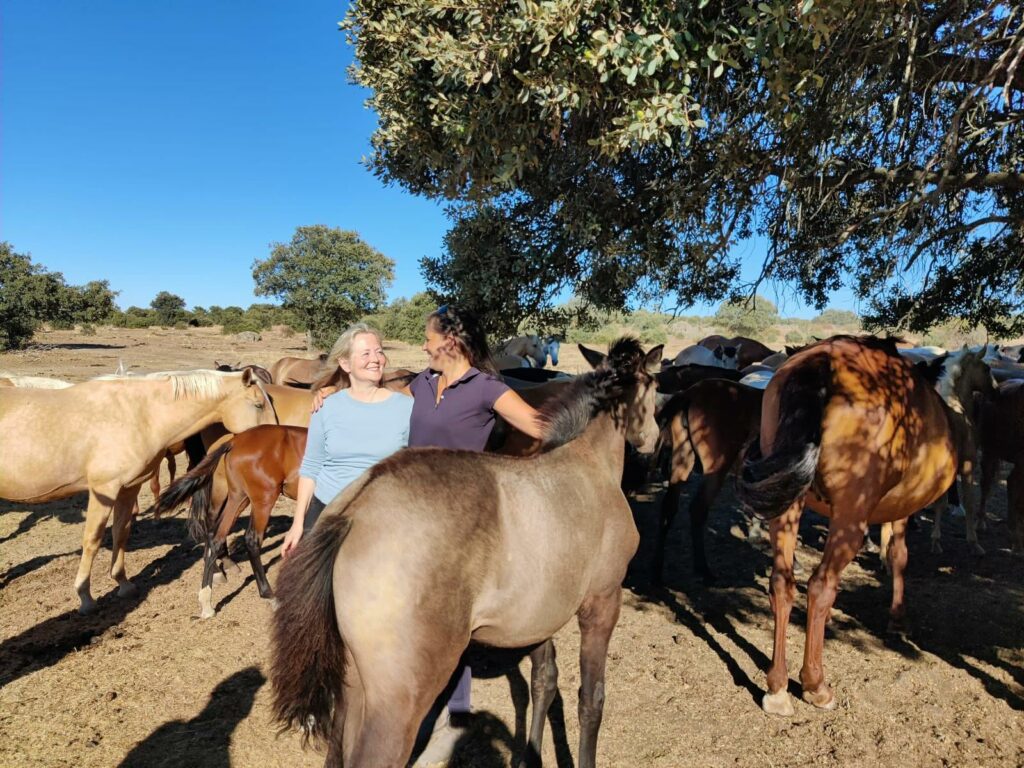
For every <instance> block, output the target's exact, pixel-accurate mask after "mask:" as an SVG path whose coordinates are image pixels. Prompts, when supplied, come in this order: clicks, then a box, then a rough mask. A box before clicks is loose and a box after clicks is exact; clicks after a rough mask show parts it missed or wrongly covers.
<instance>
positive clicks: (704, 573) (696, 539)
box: [653, 379, 763, 584]
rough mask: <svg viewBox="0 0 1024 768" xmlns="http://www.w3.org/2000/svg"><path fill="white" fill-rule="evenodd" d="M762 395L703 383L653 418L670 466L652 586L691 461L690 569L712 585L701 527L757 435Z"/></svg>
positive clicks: (709, 381)
mask: <svg viewBox="0 0 1024 768" xmlns="http://www.w3.org/2000/svg"><path fill="white" fill-rule="evenodd" d="M762 394H763V392H762V391H761V390H759V389H754V388H752V387H747V386H744V385H742V384H739V383H737V382H734V381H727V380H725V379H704V380H703V381H700V382H698V383H696V384H694V385H693V386H691V387H690V388H689V389H687V390H686V391H685V392H683V393H681V394H678V395H674V396H673V397H672V399H671V400H669V401H668V403H666V404H665V406H664V407H663V408H662V409H661V411H660V413H659V414H658V423H659V424H661V425H662V435H663V439H665V438H666V437H667V441H666V442H667V443H669V444H670V445H671V448H672V461H671V469H670V472H669V483H668V489H667V490H666V491H665V495H664V496H663V497H662V500H661V523H660V525H659V527H658V541H657V545H656V547H655V550H654V566H653V571H654V574H653V575H654V582H655V583H656V584H660V583H661V579H662V576H663V574H664V563H665V539H666V538H667V536H668V531H669V529H670V528H671V527H672V522H673V521H674V520H675V516H676V513H677V512H678V511H679V496H680V494H681V493H682V487H683V484H684V483H685V482H686V481H687V480H688V479H689V477H690V474H691V473H692V472H693V469H694V467H695V466H696V463H697V459H700V464H701V467H702V469H703V474H702V476H701V479H700V485H699V487H698V488H697V491H696V493H695V494H694V496H693V499H692V500H691V501H690V508H689V513H690V537H691V540H692V542H693V568H694V571H695V572H696V573H697V574H698V575H699V576H701V577H703V579H704V581H705V583H712V582H713V581H714V575H713V574H712V572H711V568H710V567H709V566H708V561H707V556H706V554H705V552H704V527H705V526H706V525H707V520H708V513H709V512H710V511H711V505H712V504H713V503H714V501H715V498H716V497H717V496H718V494H719V492H720V491H721V490H722V486H723V485H724V483H725V479H726V477H727V476H728V474H729V470H730V469H731V468H732V467H733V466H734V465H735V464H736V462H737V460H738V459H739V457H740V454H741V453H742V451H743V448H744V446H746V445H749V444H750V441H751V440H753V439H754V438H755V437H756V436H757V431H758V429H759V428H760V423H761V396H762Z"/></svg>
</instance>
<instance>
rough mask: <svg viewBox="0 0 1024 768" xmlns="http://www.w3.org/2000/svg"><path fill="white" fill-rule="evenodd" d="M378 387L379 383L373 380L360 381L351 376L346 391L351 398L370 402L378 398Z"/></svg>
mask: <svg viewBox="0 0 1024 768" xmlns="http://www.w3.org/2000/svg"><path fill="white" fill-rule="evenodd" d="M380 389H381V387H380V385H379V384H378V383H377V382H375V381H361V380H359V379H356V378H353V379H352V386H351V387H349V391H348V393H349V396H350V397H351V398H352V399H353V400H359V401H360V402H362V403H371V402H373V401H375V400H377V399H379V398H380Z"/></svg>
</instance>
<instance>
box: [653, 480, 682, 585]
mask: <svg viewBox="0 0 1024 768" xmlns="http://www.w3.org/2000/svg"><path fill="white" fill-rule="evenodd" d="M681 491H682V488H681V486H680V484H679V483H676V482H674V481H670V482H669V485H668V489H667V490H666V491H665V495H664V496H663V497H662V499H661V519H660V520H659V522H658V540H657V543H656V544H655V547H654V564H653V566H652V568H651V571H652V573H651V581H652V582H653V583H654V584H655V585H656V586H659V587H660V586H661V585H662V584H663V583H664V574H665V542H666V540H667V539H668V532H669V529H671V528H672V523H673V522H674V521H675V519H676V513H677V512H678V511H679V495H680V492H681Z"/></svg>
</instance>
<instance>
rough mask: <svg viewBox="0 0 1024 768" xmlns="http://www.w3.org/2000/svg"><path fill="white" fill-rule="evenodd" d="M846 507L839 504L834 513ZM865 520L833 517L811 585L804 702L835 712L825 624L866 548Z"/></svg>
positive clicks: (802, 678)
mask: <svg viewBox="0 0 1024 768" xmlns="http://www.w3.org/2000/svg"><path fill="white" fill-rule="evenodd" d="M844 506H845V505H840V504H835V505H834V506H833V509H837V508H839V509H842V508H844ZM867 527H868V526H867V522H866V521H865V520H843V519H841V518H840V519H837V518H836V517H833V518H832V519H831V521H830V523H829V530H828V541H827V542H826V543H825V554H824V555H823V556H822V558H821V563H820V564H819V565H818V567H817V568H816V569H815V571H814V574H813V575H812V576H811V578H810V580H809V581H808V582H807V638H806V640H805V641H804V665H803V668H802V669H801V670H800V682H801V684H802V685H803V699H804V701H806V702H808V703H809V704H813V705H814V706H816V707H818V708H819V709H835V706H836V699H835V695H834V694H833V693H832V689H831V688H830V687H829V685H828V683H826V682H825V672H824V670H823V668H822V661H821V655H822V650H823V648H824V645H825V624H826V623H827V622H828V619H829V614H830V613H831V611H832V605H833V603H835V601H836V594H838V592H839V577H840V575H841V574H842V572H843V569H844V568H846V566H847V565H849V564H850V562H851V561H852V560H853V558H854V557H856V556H857V552H858V551H859V550H860V548H861V546H862V545H863V544H864V532H865V531H866V530H867Z"/></svg>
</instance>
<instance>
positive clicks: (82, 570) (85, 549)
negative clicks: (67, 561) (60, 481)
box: [75, 488, 119, 615]
mask: <svg viewBox="0 0 1024 768" xmlns="http://www.w3.org/2000/svg"><path fill="white" fill-rule="evenodd" d="M117 490H119V489H115V490H114V491H113V492H112V493H110V494H109V495H108V494H106V493H101V492H100V491H99V490H94V489H92V488H90V489H89V506H88V508H87V509H86V512H85V529H84V531H83V532H82V559H81V561H80V562H79V564H78V575H77V576H75V592H77V593H78V599H79V600H80V601H81V605H79V607H78V612H79V613H80V614H82V615H85V614H87V613H92V612H93V611H94V610H96V601H95V600H93V599H92V592H91V591H90V589H89V586H90V577H91V576H92V561H93V560H95V559H96V552H97V551H98V550H99V548H100V543H101V542H102V541H103V531H104V529H106V527H107V519H108V518H109V517H110V512H111V510H112V509H113V507H114V502H115V500H116V498H117Z"/></svg>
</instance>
